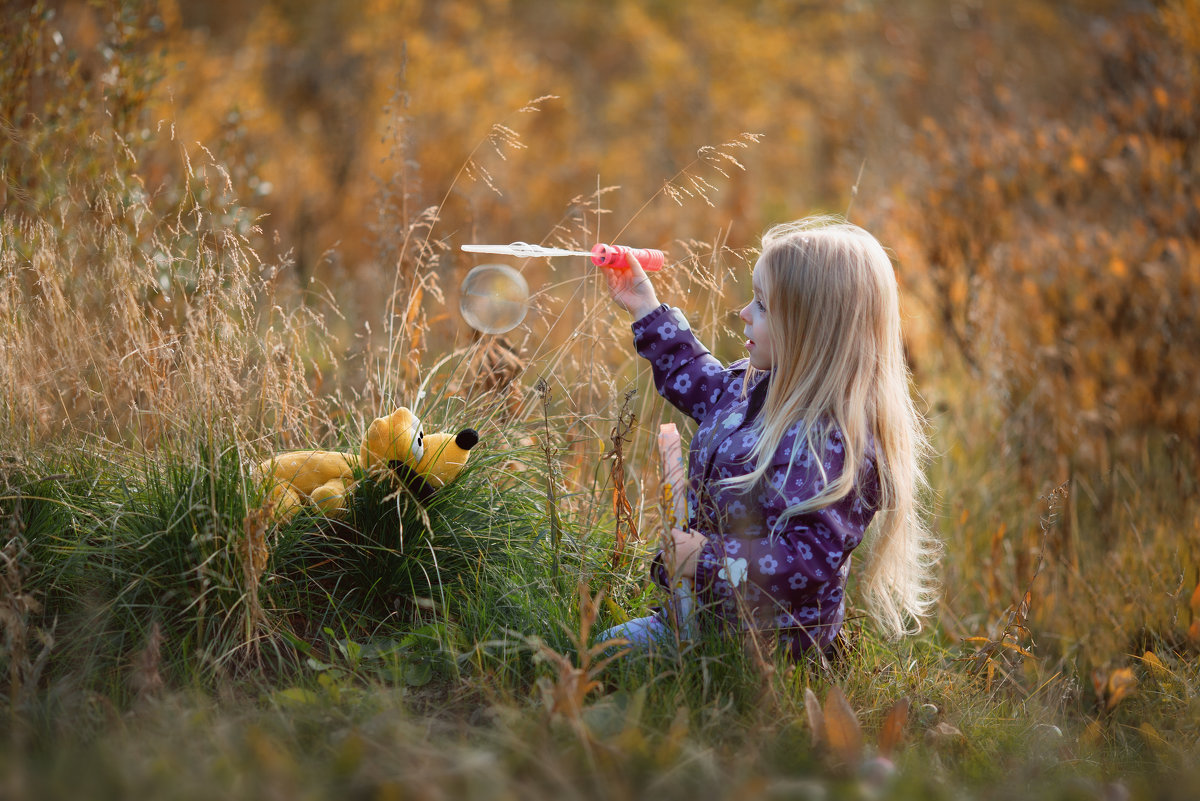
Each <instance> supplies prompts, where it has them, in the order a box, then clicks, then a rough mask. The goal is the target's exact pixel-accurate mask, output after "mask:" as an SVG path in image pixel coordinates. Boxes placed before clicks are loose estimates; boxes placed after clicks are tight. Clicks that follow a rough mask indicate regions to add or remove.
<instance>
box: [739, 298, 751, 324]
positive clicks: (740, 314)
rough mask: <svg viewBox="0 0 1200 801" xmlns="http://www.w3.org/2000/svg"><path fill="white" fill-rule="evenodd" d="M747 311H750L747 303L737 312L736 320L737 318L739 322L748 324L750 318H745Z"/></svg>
mask: <svg viewBox="0 0 1200 801" xmlns="http://www.w3.org/2000/svg"><path fill="white" fill-rule="evenodd" d="M748 311H750V304H749V303H747V304H746V305H745V306H743V307H742V310H741V311H739V312H738V318H739V319H741V321H742V322H743V323H748V322H750V318H749V317H747V316H746V312H748Z"/></svg>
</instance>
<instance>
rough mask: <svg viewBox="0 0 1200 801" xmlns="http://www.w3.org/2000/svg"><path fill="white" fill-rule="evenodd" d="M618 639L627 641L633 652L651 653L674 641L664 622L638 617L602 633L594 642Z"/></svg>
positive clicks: (656, 616)
mask: <svg viewBox="0 0 1200 801" xmlns="http://www.w3.org/2000/svg"><path fill="white" fill-rule="evenodd" d="M618 637H619V638H622V639H625V640H628V641H629V645H630V647H631V648H633V650H635V651H652V650H654V649H655V648H656V647H663V646H667V645H670V644H672V643H674V640H675V638H674V636H672V634H671V629H670V627H669V626H668V625H667V624H666V621H664V620H663V619H662V618H661V617H660V616H658V615H650V616H649V617H638V618H634V619H633V620H630V621H629V622H628V623H622V624H621V625H619V626H613V627H612V628H611V629H609V630H608V631H606V632H604V633H602V634H601V635H600V636H599V638H597V640H596V642H598V643H602V642H607V641H608V640H613V639H617V638H618Z"/></svg>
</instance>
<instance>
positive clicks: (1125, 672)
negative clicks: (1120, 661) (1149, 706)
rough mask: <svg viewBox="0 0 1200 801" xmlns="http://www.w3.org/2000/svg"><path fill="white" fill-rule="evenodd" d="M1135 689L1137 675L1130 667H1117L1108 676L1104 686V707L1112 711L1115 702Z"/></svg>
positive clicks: (1120, 700)
mask: <svg viewBox="0 0 1200 801" xmlns="http://www.w3.org/2000/svg"><path fill="white" fill-rule="evenodd" d="M1135 689H1137V676H1135V675H1133V670H1131V669H1130V668H1127V667H1125V668H1117V669H1116V670H1114V671H1113V672H1112V673H1111V674H1110V675H1109V677H1108V682H1107V683H1106V684H1105V686H1104V691H1105V701H1104V708H1105V709H1107V710H1108V711H1110V712H1111V711H1112V710H1113V709H1115V708H1116V706H1117V704H1119V703H1121V702H1122V701H1124V700H1125V699H1126V698H1128V697H1129V696H1130V695H1131V694H1132V693H1133V691H1134V690H1135Z"/></svg>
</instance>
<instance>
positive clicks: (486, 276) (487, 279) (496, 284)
mask: <svg viewBox="0 0 1200 801" xmlns="http://www.w3.org/2000/svg"><path fill="white" fill-rule="evenodd" d="M528 307H529V285H528V284H526V283H525V277H524V276H523V275H521V274H520V273H519V272H517V271H516V270H514V269H513V268H512V267H509V266H508V265H507V264H480V265H479V266H478V267H475V268H474V269H472V270H471V272H469V273H467V277H466V278H464V279H463V282H462V290H461V293H460V296H459V299H458V310H459V312H461V313H462V316H463V319H464V320H466V321H467V325H469V326H471V327H472V328H474V329H475V330H476V331H479V332H480V333H482V334H503V333H504V332H505V331H511V330H512V329H514V328H516V327H517V326H518V325H520V324H521V321H522V320H524V319H525V312H526V310H527V309H528Z"/></svg>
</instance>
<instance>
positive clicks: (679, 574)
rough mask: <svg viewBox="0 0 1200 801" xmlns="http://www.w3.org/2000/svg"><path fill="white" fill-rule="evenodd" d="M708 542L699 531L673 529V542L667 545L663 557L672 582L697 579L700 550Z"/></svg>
mask: <svg viewBox="0 0 1200 801" xmlns="http://www.w3.org/2000/svg"><path fill="white" fill-rule="evenodd" d="M706 542H708V537H705V536H704V535H703V534H701V533H700V532H698V531H692V530H691V529H687V530H684V529H681V528H673V529H671V542H669V543H667V547H666V548H665V549H664V553H663V557H664V559H665V561H666V567H667V575H669V576H670V577H671V580H672V581H674V580H675V579H681V578H688V579H694V578H695V577H696V561H697V560H698V559H699V558H700V549H701V548H703V547H704V543H706Z"/></svg>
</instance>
